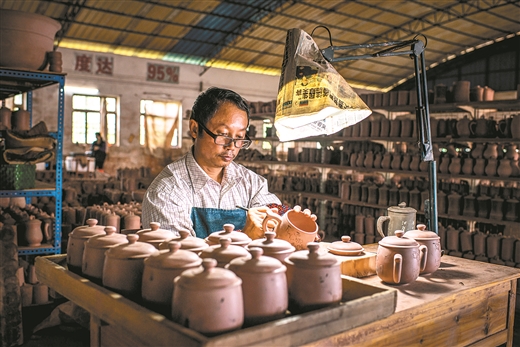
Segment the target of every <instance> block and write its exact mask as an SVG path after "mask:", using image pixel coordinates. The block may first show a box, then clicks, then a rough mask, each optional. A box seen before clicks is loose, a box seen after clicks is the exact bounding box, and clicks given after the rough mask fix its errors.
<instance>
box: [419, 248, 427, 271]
mask: <svg viewBox="0 0 520 347" xmlns="http://www.w3.org/2000/svg"><path fill="white" fill-rule="evenodd" d="M419 251H420V252H421V271H424V269H425V268H426V262H427V261H428V247H426V246H425V245H421V246H420V247H419Z"/></svg>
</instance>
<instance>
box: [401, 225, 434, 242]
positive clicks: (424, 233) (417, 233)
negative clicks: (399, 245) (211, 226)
mask: <svg viewBox="0 0 520 347" xmlns="http://www.w3.org/2000/svg"><path fill="white" fill-rule="evenodd" d="M404 237H408V238H410V239H414V240H436V239H440V237H439V235H437V234H436V233H434V232H433V231H428V230H426V225H424V224H417V230H408V231H407V232H406V233H404Z"/></svg>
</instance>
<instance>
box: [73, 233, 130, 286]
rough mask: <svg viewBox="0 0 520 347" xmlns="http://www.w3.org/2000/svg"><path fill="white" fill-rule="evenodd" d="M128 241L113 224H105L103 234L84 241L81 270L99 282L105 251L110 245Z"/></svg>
mask: <svg viewBox="0 0 520 347" xmlns="http://www.w3.org/2000/svg"><path fill="white" fill-rule="evenodd" d="M126 242H128V241H127V239H126V236H125V235H123V234H119V233H116V228H115V227H114V226H106V227H105V234H100V235H96V236H93V237H91V238H89V239H88V240H87V241H86V242H85V249H84V251H83V261H82V267H81V271H82V273H83V275H84V276H85V277H87V278H89V279H91V280H92V281H94V282H96V283H99V284H101V282H102V280H103V264H104V263H105V252H106V251H107V250H108V249H109V248H112V247H115V246H117V245H120V244H122V243H126Z"/></svg>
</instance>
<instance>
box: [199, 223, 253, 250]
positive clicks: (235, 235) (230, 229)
mask: <svg viewBox="0 0 520 347" xmlns="http://www.w3.org/2000/svg"><path fill="white" fill-rule="evenodd" d="M234 229H235V226H234V225H233V224H224V230H220V231H215V232H213V233H211V234H210V235H209V236H208V241H209V242H210V243H211V244H214V245H215V244H218V243H219V240H220V239H221V238H223V237H229V238H230V239H231V242H232V243H233V244H244V245H247V244H248V243H249V242H251V239H250V238H249V236H247V235H246V234H244V233H243V232H240V231H235V230H234Z"/></svg>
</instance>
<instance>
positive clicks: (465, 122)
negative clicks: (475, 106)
mask: <svg viewBox="0 0 520 347" xmlns="http://www.w3.org/2000/svg"><path fill="white" fill-rule="evenodd" d="M470 122H471V120H470V119H469V118H468V116H464V117H463V118H462V119H459V120H458V121H457V125H456V126H455V128H456V129H457V135H458V136H459V137H464V138H466V137H470V135H471V131H470V130H469V124H470Z"/></svg>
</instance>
